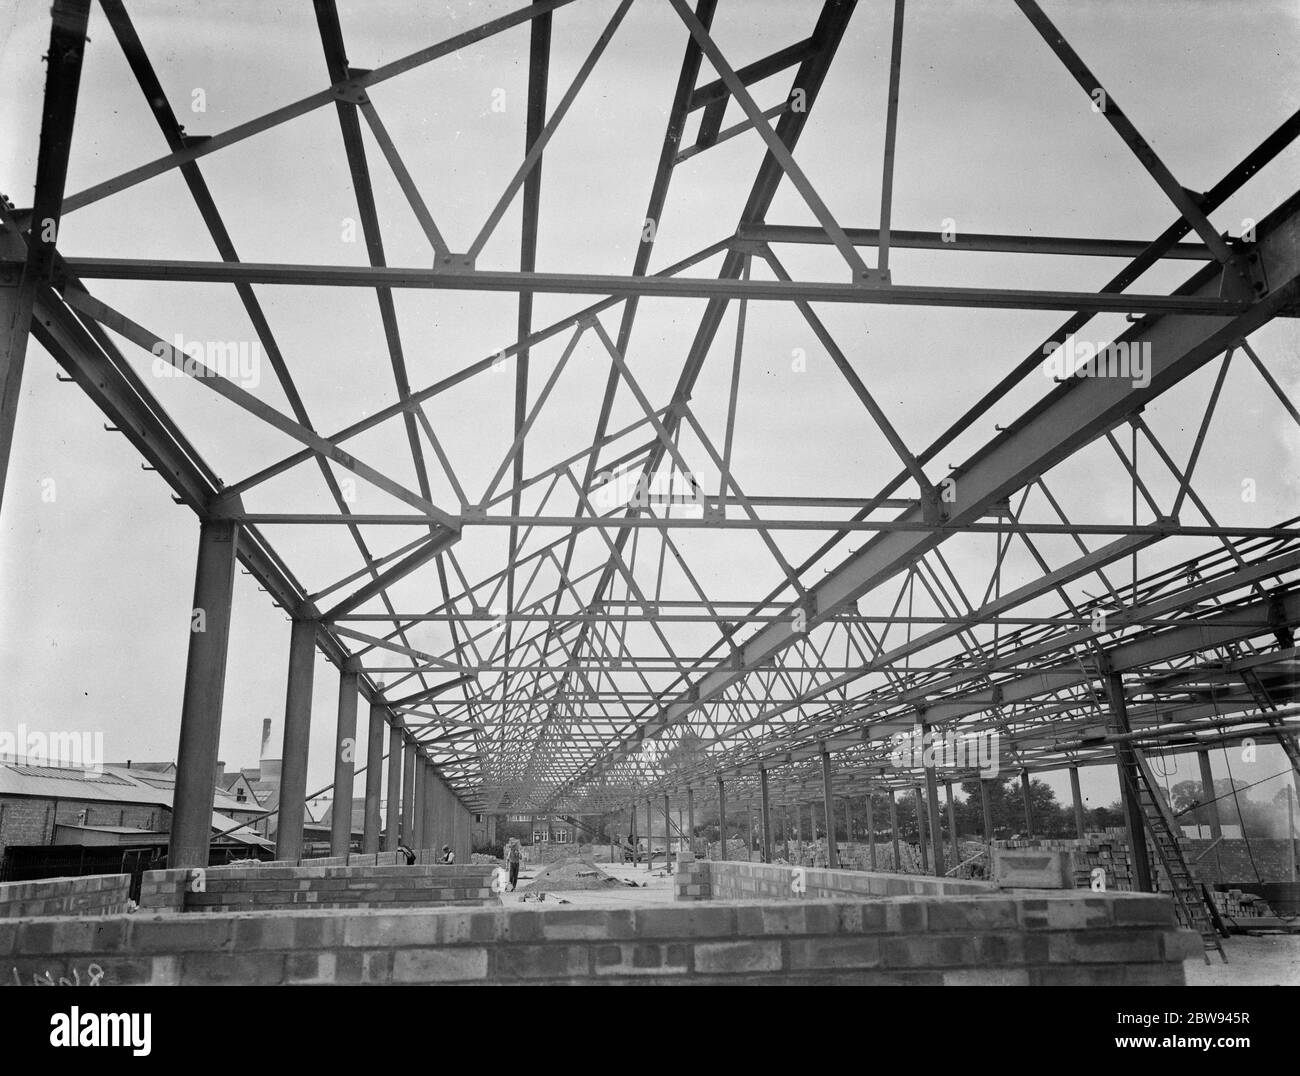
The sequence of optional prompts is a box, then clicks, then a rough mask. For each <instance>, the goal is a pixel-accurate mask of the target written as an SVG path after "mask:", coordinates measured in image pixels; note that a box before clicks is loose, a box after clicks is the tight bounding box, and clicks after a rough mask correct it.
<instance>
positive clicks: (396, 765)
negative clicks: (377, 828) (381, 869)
mask: <svg viewBox="0 0 1300 1076" xmlns="http://www.w3.org/2000/svg"><path fill="white" fill-rule="evenodd" d="M401 828H402V723H401V718H399V717H398V716H397V715H396V714H393V715H392V722H391V723H390V724H389V726H388V810H387V815H386V817H385V819H384V851H385V852H396V851H397V842H398V841H399V840H400V839H401V838H400V836H399V833H400V830H401Z"/></svg>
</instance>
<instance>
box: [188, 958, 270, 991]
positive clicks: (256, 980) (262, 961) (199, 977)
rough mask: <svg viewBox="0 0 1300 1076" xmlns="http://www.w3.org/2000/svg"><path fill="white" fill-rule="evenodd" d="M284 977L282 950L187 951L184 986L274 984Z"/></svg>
mask: <svg viewBox="0 0 1300 1076" xmlns="http://www.w3.org/2000/svg"><path fill="white" fill-rule="evenodd" d="M283 981H284V954H283V953H186V954H185V955H184V956H182V957H181V982H182V983H184V984H185V985H186V986H209V985H210V986H274V985H277V984H278V983H281V982H283Z"/></svg>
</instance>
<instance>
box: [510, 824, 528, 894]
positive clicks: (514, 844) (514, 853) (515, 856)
mask: <svg viewBox="0 0 1300 1076" xmlns="http://www.w3.org/2000/svg"><path fill="white" fill-rule="evenodd" d="M523 858H524V853H523V849H522V848H520V847H519V838H518V837H511V838H510V843H509V844H507V845H506V862H507V863H508V864H509V865H510V892H512V893H513V892H514V891H515V886H517V885H518V884H519V864H520V863H522V862H523Z"/></svg>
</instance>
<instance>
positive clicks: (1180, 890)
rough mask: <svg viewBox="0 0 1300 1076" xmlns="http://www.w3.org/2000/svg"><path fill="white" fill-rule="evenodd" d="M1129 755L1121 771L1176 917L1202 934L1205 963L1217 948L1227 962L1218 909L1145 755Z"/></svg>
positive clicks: (1139, 752)
mask: <svg viewBox="0 0 1300 1076" xmlns="http://www.w3.org/2000/svg"><path fill="white" fill-rule="evenodd" d="M1131 757H1132V759H1133V763H1132V765H1130V766H1124V767H1122V768H1121V771H1122V772H1123V775H1124V779H1125V781H1126V782H1127V783H1128V784H1129V788H1130V791H1131V792H1132V793H1133V795H1134V797H1135V799H1136V800H1137V802H1138V803H1139V804H1141V806H1142V817H1143V821H1144V822H1145V824H1146V831H1147V834H1148V835H1149V836H1150V838H1151V843H1152V846H1153V847H1154V849H1155V853H1156V858H1157V859H1158V860H1159V861H1160V866H1161V867H1162V868H1163V870H1164V873H1165V879H1166V881H1167V882H1168V884H1169V888H1170V891H1171V894H1172V896H1173V898H1174V908H1175V910H1176V911H1177V913H1178V918H1179V920H1180V921H1181V922H1182V923H1183V925H1184V926H1187V927H1190V928H1191V929H1192V930H1194V931H1196V932H1197V933H1198V934H1199V935H1200V936H1201V941H1202V942H1203V943H1204V946H1205V962H1206V963H1207V964H1208V963H1209V962H1210V952H1211V950H1217V952H1218V954H1219V956H1220V957H1222V958H1223V962H1224V963H1225V964H1226V963H1227V962H1228V954H1227V953H1225V952H1224V951H1223V944H1222V943H1221V942H1220V941H1219V932H1218V930H1217V929H1216V927H1215V920H1216V919H1217V918H1218V910H1217V909H1216V908H1215V907H1214V905H1213V903H1212V902H1211V899H1210V896H1209V894H1208V893H1207V892H1206V891H1205V887H1204V886H1202V885H1201V883H1200V882H1199V881H1198V880H1197V878H1196V875H1195V874H1194V873H1193V871H1192V866H1191V864H1190V863H1189V862H1188V861H1187V854H1186V851H1185V850H1184V848H1183V839H1182V835H1181V833H1180V832H1179V830H1178V823H1177V821H1176V820H1175V819H1174V815H1173V812H1172V811H1171V810H1170V808H1169V805H1168V804H1167V803H1166V802H1165V800H1164V797H1163V796H1162V795H1161V792H1160V788H1159V786H1158V785H1157V784H1156V780H1155V775H1154V774H1153V773H1152V772H1151V767H1150V765H1149V764H1148V763H1147V760H1146V756H1145V755H1144V754H1143V753H1142V752H1141V751H1140V750H1139V749H1137V748H1132V749H1131Z"/></svg>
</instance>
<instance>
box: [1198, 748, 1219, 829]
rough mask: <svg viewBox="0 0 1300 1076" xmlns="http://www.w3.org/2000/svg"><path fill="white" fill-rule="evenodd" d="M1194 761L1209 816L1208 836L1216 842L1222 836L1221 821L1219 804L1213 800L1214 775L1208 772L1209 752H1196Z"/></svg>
mask: <svg viewBox="0 0 1300 1076" xmlns="http://www.w3.org/2000/svg"><path fill="white" fill-rule="evenodd" d="M1196 761H1197V763H1198V764H1199V765H1200V770H1201V796H1202V798H1203V800H1204V802H1205V805H1206V806H1205V810H1206V812H1207V813H1208V814H1209V816H1210V836H1211V837H1213V838H1214V839H1215V840H1218V839H1219V838H1220V837H1222V836H1223V819H1222V817H1221V816H1220V814H1219V802H1218V800H1217V799H1215V793H1214V774H1213V773H1212V772H1211V770H1210V752H1209V751H1197V752H1196Z"/></svg>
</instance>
